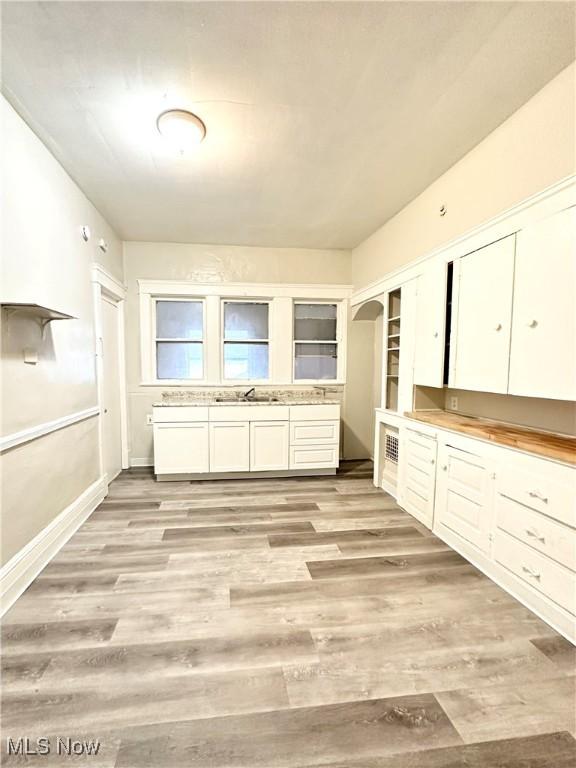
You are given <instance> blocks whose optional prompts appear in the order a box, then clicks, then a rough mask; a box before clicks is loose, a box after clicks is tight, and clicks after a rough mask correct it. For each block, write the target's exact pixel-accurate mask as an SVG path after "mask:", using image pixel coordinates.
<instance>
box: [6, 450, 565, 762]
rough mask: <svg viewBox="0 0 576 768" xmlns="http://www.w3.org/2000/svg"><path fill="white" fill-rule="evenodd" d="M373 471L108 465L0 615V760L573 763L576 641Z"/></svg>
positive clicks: (364, 465)
mask: <svg viewBox="0 0 576 768" xmlns="http://www.w3.org/2000/svg"><path fill="white" fill-rule="evenodd" d="M371 475H372V466H371V464H369V463H368V462H349V463H345V464H344V465H343V467H342V469H341V471H340V472H339V473H338V475H336V476H335V477H325V478H301V479H280V480H278V479H269V480H261V479H255V480H242V481H204V482H198V483H190V482H176V483H160V484H159V483H156V482H155V481H154V479H153V476H152V474H151V472H150V471H149V470H131V471H129V472H124V473H123V474H122V475H121V476H120V477H119V478H118V479H117V480H115V481H114V483H113V484H112V486H111V488H110V494H109V496H108V497H107V498H106V499H105V501H104V502H103V503H102V504H101V505H100V506H99V507H98V509H97V510H96V511H95V512H94V513H93V515H92V516H91V517H90V519H89V520H88V521H87V522H86V523H85V524H84V525H83V526H82V527H81V528H80V530H79V531H78V532H77V533H76V534H75V535H74V536H73V537H72V539H71V540H70V541H69V542H68V544H67V545H66V546H65V547H64V548H63V549H62V550H61V551H60V553H59V554H58V555H57V557H56V558H55V559H54V560H53V561H52V562H51V563H50V564H49V565H48V566H47V567H46V568H45V569H44V571H43V572H42V573H41V574H40V576H39V577H38V578H37V579H36V580H35V581H34V583H33V584H32V585H31V586H30V588H29V589H28V590H27V591H26V593H25V594H24V595H23V596H22V597H21V598H20V599H19V600H18V601H17V602H16V604H15V605H14V606H13V607H12V609H11V610H10V611H9V612H8V614H7V615H6V616H5V618H4V623H3V630H2V646H3V648H2V650H3V702H2V704H3V708H2V709H3V711H2V715H3V739H2V751H3V752H4V753H5V752H6V739H7V738H8V737H12V738H13V739H16V738H17V737H20V736H28V737H30V738H31V739H35V738H37V737H47V738H50V739H51V745H52V748H53V749H52V752H51V754H50V755H47V756H38V757H37V758H34V757H32V756H29V757H28V758H27V759H26V760H25V759H24V758H23V757H17V756H12V757H9V756H7V755H6V754H4V763H3V764H4V765H7V766H10V765H39V766H53V765H59V766H60V765H61V766H66V765H82V766H84V765H86V766H93V767H94V768H95V767H96V766H98V768H113V767H114V766H116V768H144V767H149V768H163V767H164V766H171V767H176V766H177V767H178V768H296V767H297V768H305V767H311V766H329V767H330V768H336V766H339V767H340V768H574V766H575V765H576V749H575V744H576V742H575V741H574V738H573V736H574V733H575V687H574V681H575V672H576V669H575V651H574V648H573V647H572V646H571V645H570V644H569V643H568V642H567V641H565V640H564V639H563V638H561V637H560V636H559V635H557V634H556V633H555V632H554V631H553V630H552V629H550V628H549V627H548V626H547V625H546V624H544V623H543V622H542V621H540V620H539V619H538V618H537V617H536V616H535V615H534V614H532V613H531V612H530V611H528V610H527V609H526V608H524V607H523V606H522V605H521V604H520V603H518V602H517V601H516V600H514V599H513V598H512V597H510V596H509V595H507V594H506V593H505V592H503V591H502V590H501V589H500V588H498V587H497V586H496V585H495V584H493V583H492V582H491V581H490V580H489V579H487V578H486V577H484V576H483V575H482V574H481V573H479V572H478V571H477V570H476V569H475V568H473V567H472V566H471V565H469V564H468V563H467V562H466V561H465V560H463V559H462V558H461V557H460V556H459V555H458V554H456V553H455V552H454V551H452V550H451V549H450V548H448V547H447V546H446V545H445V544H443V543H442V542H441V541H440V540H439V539H437V538H436V537H435V536H433V535H432V534H431V533H430V532H429V531H427V530H426V529H425V528H423V527H422V526H420V525H419V524H418V523H417V522H416V521H415V520H414V519H413V518H412V517H410V516H409V515H408V514H406V513H405V512H403V511H402V510H401V509H399V508H398V507H397V506H396V505H395V503H394V500H393V499H392V498H391V497H390V496H388V495H387V494H385V493H384V492H382V491H381V490H377V489H375V488H374V487H373V485H372V480H371ZM57 737H60V738H63V739H66V738H72V739H96V740H99V741H100V742H101V747H100V751H99V753H98V755H97V756H89V757H88V756H87V757H84V758H78V757H77V758H71V757H67V756H64V755H58V754H56V753H55V751H54V744H55V739H56V738H57Z"/></svg>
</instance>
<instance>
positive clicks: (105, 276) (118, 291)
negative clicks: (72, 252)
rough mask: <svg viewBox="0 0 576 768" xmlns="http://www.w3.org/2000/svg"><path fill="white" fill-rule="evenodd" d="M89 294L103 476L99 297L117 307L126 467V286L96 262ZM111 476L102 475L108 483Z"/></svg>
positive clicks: (124, 461) (127, 462)
mask: <svg viewBox="0 0 576 768" xmlns="http://www.w3.org/2000/svg"><path fill="white" fill-rule="evenodd" d="M92 294H93V299H94V326H95V331H96V351H95V357H96V381H97V386H98V407H99V409H100V412H99V416H98V455H99V462H100V474H101V475H102V476H104V475H105V474H106V473H105V465H104V420H103V413H104V363H103V355H102V352H103V342H102V339H103V337H102V333H103V328H102V312H101V302H102V299H103V298H106V299H107V300H108V301H111V302H112V303H113V304H115V305H116V308H117V310H118V380H119V382H118V383H119V385H120V440H121V466H122V469H128V467H129V466H130V459H129V450H128V407H127V390H126V347H125V333H124V314H125V311H124V307H125V303H126V288H125V287H124V285H122V283H121V282H120V281H119V280H117V279H116V278H115V277H114V276H113V275H111V274H110V273H109V272H107V271H106V270H105V269H104V268H103V267H101V266H100V265H99V264H93V265H92ZM112 479H113V478H108V477H106V482H107V483H110V482H111V480H112Z"/></svg>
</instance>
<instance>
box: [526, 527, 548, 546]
mask: <svg viewBox="0 0 576 768" xmlns="http://www.w3.org/2000/svg"><path fill="white" fill-rule="evenodd" d="M526 535H527V536H531V537H532V538H533V539H536V541H541V542H542V544H545V543H546V538H545V537H544V536H541V535H540V533H538V531H535V530H534V529H533V528H526Z"/></svg>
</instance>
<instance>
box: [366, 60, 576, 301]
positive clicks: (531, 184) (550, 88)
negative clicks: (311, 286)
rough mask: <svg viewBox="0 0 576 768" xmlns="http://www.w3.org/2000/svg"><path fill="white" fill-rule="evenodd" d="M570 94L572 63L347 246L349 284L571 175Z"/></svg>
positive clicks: (574, 167)
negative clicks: (379, 224)
mask: <svg viewBox="0 0 576 768" xmlns="http://www.w3.org/2000/svg"><path fill="white" fill-rule="evenodd" d="M575 94H576V65H575V64H572V65H571V66H570V67H568V68H567V69H565V70H564V71H563V72H561V73H560V74H559V75H558V76H557V77H556V78H554V79H553V80H552V81H551V82H550V83H548V85H546V86H545V87H544V88H543V89H542V90H541V91H540V92H539V93H537V94H536V95H535V96H534V97H533V98H532V99H531V100H530V101H528V102H527V103H526V104H525V105H524V106H523V107H521V108H520V109H519V110H518V111H517V112H515V113H514V114H513V115H512V116H511V117H510V118H508V120H506V121H505V122H504V123H502V125H501V126H500V127H499V128H497V129H496V130H495V131H494V132H493V133H491V134H490V135H489V136H488V137H487V138H486V139H484V141H482V142H481V143H480V144H478V146H477V147H475V148H474V149H473V150H472V151H471V152H469V153H468V154H467V155H466V156H465V157H464V158H462V160H460V161H459V162H458V163H456V165H454V166H453V167H452V168H451V169H450V170H449V171H447V172H446V173H445V174H444V175H443V176H441V177H440V178H439V179H438V180H437V181H435V182H434V183H433V184H431V185H430V186H429V187H428V188H427V189H426V190H425V191H424V192H422V194H421V195H419V196H418V197H417V198H416V199H415V200H413V201H412V202H411V203H410V204H409V205H407V206H406V207H405V208H404V209H403V210H402V211H400V212H399V213H398V214H397V215H396V216H394V217H393V218H392V219H390V220H389V221H388V222H386V224H384V226H382V227H380V229H378V230H377V231H376V232H374V234H373V235H371V236H370V237H369V238H367V239H366V240H364V241H363V242H362V243H361V244H360V245H358V246H357V247H356V248H355V249H354V250H353V252H352V275H353V279H354V285H355V286H356V287H357V288H359V287H362V286H365V285H367V284H368V283H371V282H373V281H375V280H378V279H380V278H381V277H383V276H384V275H385V274H386V273H387V272H390V271H392V270H393V269H396V268H397V267H400V266H402V265H404V264H406V263H408V262H409V261H411V260H412V259H415V258H418V257H420V256H424V255H425V254H426V253H428V252H429V251H431V250H433V249H434V248H437V247H439V246H440V245H442V244H443V243H447V242H448V241H450V240H452V239H454V238H456V237H458V236H459V235H462V234H464V233H465V232H467V231H468V230H470V229H472V228H473V227H475V226H477V225H479V224H481V223H482V222H484V221H486V220H488V219H490V218H492V217H494V216H496V215H497V214H499V213H501V212H502V211H504V210H506V209H507V208H510V207H511V206H512V205H514V204H516V203H518V202H520V201H521V200H523V199H525V198H527V197H529V196H530V195H532V194H535V193H537V192H540V191H541V190H542V189H544V188H545V187H547V186H550V185H551V184H553V183H554V182H557V181H558V180H560V179H562V178H564V177H566V176H568V175H570V174H573V173H574V172H575V171H576V161H575V132H574V126H575V121H576V113H575ZM423 131H424V134H423V135H424V136H425V127H423ZM433 149H434V148H433V147H431V148H430V151H433ZM441 205H446V207H447V209H448V210H447V213H446V215H445V216H444V217H441V216H439V213H438V212H439V209H440V206H441Z"/></svg>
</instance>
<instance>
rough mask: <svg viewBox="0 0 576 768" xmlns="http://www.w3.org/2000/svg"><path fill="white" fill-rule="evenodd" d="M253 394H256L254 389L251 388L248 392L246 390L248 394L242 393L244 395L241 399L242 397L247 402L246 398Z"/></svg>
mask: <svg viewBox="0 0 576 768" xmlns="http://www.w3.org/2000/svg"><path fill="white" fill-rule="evenodd" d="M254 392H256V387H252V389H249V390H248V392H244V394H243V395H242V397H243V398H244V399H245V400H248V398H249V397H250V395H251V394H253V393H254Z"/></svg>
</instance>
